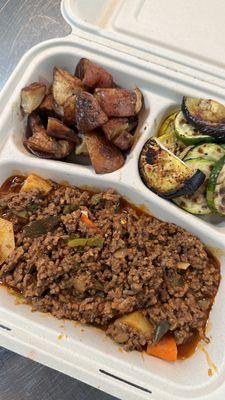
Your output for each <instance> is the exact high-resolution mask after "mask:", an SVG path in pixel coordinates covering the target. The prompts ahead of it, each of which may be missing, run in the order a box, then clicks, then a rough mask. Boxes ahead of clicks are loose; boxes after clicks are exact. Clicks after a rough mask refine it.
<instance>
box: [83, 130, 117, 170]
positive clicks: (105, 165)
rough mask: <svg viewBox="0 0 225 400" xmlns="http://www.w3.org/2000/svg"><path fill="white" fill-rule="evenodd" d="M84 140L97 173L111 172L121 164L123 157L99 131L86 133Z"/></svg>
mask: <svg viewBox="0 0 225 400" xmlns="http://www.w3.org/2000/svg"><path fill="white" fill-rule="evenodd" d="M85 141H86V145H87V149H88V153H89V155H90V158H91V162H92V165H93V167H94V169H95V172H96V173H97V174H106V173H109V172H113V171H116V170H117V169H119V168H121V167H122V166H123V164H124V162H125V159H124V156H123V155H122V153H121V152H120V150H119V149H117V148H116V147H115V146H114V145H113V144H112V143H110V142H109V141H108V140H107V139H106V138H105V137H104V136H102V135H101V134H100V133H97V132H89V133H86V134H85Z"/></svg>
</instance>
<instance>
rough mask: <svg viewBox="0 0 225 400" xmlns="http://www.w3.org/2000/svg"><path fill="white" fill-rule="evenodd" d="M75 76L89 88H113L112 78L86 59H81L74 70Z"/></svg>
mask: <svg viewBox="0 0 225 400" xmlns="http://www.w3.org/2000/svg"><path fill="white" fill-rule="evenodd" d="M75 76H76V77H78V78H79V79H81V80H82V82H83V84H84V85H85V86H88V87H89V88H96V87H98V88H110V87H114V85H115V84H114V82H113V77H112V75H111V74H110V73H109V72H107V71H106V70H105V69H104V68H102V67H100V66H98V65H97V64H94V63H93V62H91V61H90V60H88V59H87V58H81V60H80V61H79V63H78V64H77V67H76V70H75Z"/></svg>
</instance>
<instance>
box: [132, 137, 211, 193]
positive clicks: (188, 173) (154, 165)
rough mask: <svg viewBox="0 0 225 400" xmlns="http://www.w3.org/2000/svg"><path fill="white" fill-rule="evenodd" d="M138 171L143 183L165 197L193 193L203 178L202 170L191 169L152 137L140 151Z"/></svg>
mask: <svg viewBox="0 0 225 400" xmlns="http://www.w3.org/2000/svg"><path fill="white" fill-rule="evenodd" d="M139 171H140V176H141V179H142V181H143V182H144V184H145V185H146V186H147V187H148V188H149V189H151V190H152V191H153V192H155V193H157V194H158V195H159V196H161V197H164V198H166V199H172V198H173V197H178V196H183V195H188V194H192V193H194V192H195V191H196V190H197V189H198V187H199V186H200V185H201V184H202V183H203V181H204V179H205V175H204V173H203V172H201V171H200V170H196V169H192V168H191V167H190V166H188V165H186V164H185V163H184V162H183V161H182V160H180V159H179V158H178V157H176V156H175V155H174V154H172V153H171V152H170V151H169V150H168V149H166V148H165V147H164V146H162V144H161V143H160V142H159V141H158V139H152V138H150V139H149V140H148V141H147V142H146V143H145V145H144V146H143V148H142V151H141V153H140V157H139Z"/></svg>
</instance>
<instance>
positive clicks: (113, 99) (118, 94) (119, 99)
mask: <svg viewBox="0 0 225 400" xmlns="http://www.w3.org/2000/svg"><path fill="white" fill-rule="evenodd" d="M95 97H96V99H97V100H98V102H99V104H100V106H101V108H102V109H103V110H104V111H105V113H106V114H107V115H108V116H109V117H129V116H133V115H135V114H137V113H138V112H139V111H140V109H141V107H142V95H141V92H140V90H139V89H136V90H135V91H131V90H127V89H120V88H113V89H95Z"/></svg>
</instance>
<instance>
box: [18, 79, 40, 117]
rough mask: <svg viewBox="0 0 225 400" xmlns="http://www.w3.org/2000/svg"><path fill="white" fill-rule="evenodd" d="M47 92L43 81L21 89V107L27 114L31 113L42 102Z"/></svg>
mask: <svg viewBox="0 0 225 400" xmlns="http://www.w3.org/2000/svg"><path fill="white" fill-rule="evenodd" d="M45 94H46V86H45V85H44V84H43V83H38V82H34V83H32V84H31V85H29V86H26V87H24V88H23V89H22V90H21V102H20V106H21V109H22V110H23V112H24V113H25V114H30V113H31V112H32V111H34V110H36V108H38V106H39V105H40V104H41V102H42V100H43V99H44V97H45Z"/></svg>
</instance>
